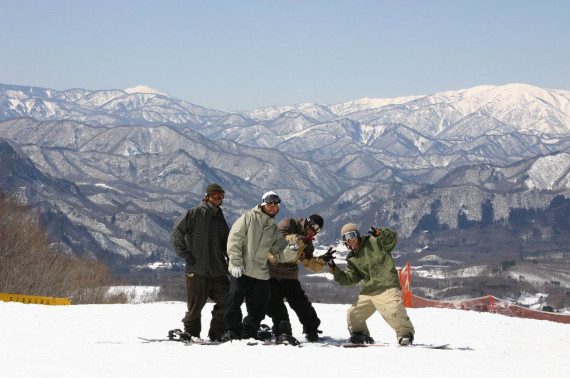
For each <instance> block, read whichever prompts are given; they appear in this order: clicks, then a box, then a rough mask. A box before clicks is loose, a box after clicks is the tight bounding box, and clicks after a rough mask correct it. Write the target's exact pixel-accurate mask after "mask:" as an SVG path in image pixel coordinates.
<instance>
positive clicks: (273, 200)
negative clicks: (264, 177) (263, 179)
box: [263, 194, 281, 205]
mask: <svg viewBox="0 0 570 378" xmlns="http://www.w3.org/2000/svg"><path fill="white" fill-rule="evenodd" d="M263 202H264V203H265V204H267V205H271V204H275V205H279V203H280V202H281V198H279V196H278V195H276V194H271V195H268V196H267V197H265V198H264V199H263Z"/></svg>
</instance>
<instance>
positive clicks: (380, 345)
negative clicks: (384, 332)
mask: <svg viewBox="0 0 570 378" xmlns="http://www.w3.org/2000/svg"><path fill="white" fill-rule="evenodd" d="M340 346H341V347H343V348H372V347H384V348H386V347H387V348H424V349H451V348H450V347H449V344H438V345H433V344H411V345H395V344H348V343H344V344H340Z"/></svg>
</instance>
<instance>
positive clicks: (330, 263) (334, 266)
mask: <svg viewBox="0 0 570 378" xmlns="http://www.w3.org/2000/svg"><path fill="white" fill-rule="evenodd" d="M327 265H328V266H329V272H330V273H334V268H336V264H335V263H334V260H331V261H329V262H327Z"/></svg>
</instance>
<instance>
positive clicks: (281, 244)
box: [269, 228, 305, 263]
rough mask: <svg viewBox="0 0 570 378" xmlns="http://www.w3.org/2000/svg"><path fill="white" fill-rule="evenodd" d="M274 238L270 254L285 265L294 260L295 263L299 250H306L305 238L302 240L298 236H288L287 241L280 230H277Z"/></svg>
mask: <svg viewBox="0 0 570 378" xmlns="http://www.w3.org/2000/svg"><path fill="white" fill-rule="evenodd" d="M273 238H274V240H275V242H274V243H273V246H272V247H271V249H270V251H269V253H270V254H271V255H273V257H275V258H276V259H277V261H278V262H282V263H284V262H288V261H292V260H293V261H295V258H296V257H297V253H299V250H301V251H302V250H303V249H304V248H305V244H304V243H303V238H300V237H299V236H298V235H296V234H291V235H287V239H285V238H284V237H283V236H282V235H281V232H280V231H279V229H278V228H276V232H275V235H274V236H273Z"/></svg>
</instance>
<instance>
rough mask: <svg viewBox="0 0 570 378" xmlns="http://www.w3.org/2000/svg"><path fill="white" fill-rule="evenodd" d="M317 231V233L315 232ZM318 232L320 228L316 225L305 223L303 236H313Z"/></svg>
mask: <svg viewBox="0 0 570 378" xmlns="http://www.w3.org/2000/svg"><path fill="white" fill-rule="evenodd" d="M317 230H318V231H317ZM319 231H320V227H319V226H318V225H317V224H314V223H313V224H311V223H305V235H307V236H315V235H316V234H318V233H319Z"/></svg>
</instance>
